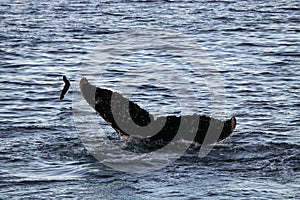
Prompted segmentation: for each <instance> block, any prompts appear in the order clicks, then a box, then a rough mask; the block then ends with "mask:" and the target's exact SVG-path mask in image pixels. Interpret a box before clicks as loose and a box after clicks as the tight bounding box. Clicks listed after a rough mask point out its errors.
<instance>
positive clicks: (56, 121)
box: [0, 0, 300, 199]
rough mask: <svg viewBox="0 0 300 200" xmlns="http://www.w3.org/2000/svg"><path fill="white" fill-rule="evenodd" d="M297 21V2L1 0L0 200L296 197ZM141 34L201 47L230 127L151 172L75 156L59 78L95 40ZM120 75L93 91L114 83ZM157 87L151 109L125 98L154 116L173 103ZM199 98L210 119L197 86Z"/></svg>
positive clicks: (84, 60)
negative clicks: (220, 89) (228, 133)
mask: <svg viewBox="0 0 300 200" xmlns="http://www.w3.org/2000/svg"><path fill="white" fill-rule="evenodd" d="M299 19H300V8H299V2H298V1H296V0H291V1H284V0H275V1H254V0H252V1H234V0H232V1H230V0H228V1H227V0H226V1H201V0H199V1H96V0H89V1H88V0H86V1H79V0H56V1H45V0H20V1H18V0H2V1H1V2H0V27H1V29H0V30H1V31H0V39H1V42H0V58H1V59H0V66H1V68H0V77H1V79H0V88H1V90H0V94H1V99H0V113H1V114H0V143H1V144H0V159H1V165H0V191H1V197H0V198H1V199H51V198H53V199H64V198H78V199H162V198H163V199H204V198H208V199H233V198H236V199H286V198H290V199H298V198H299V197H300V193H299V189H300V167H299V166H300V152H299V147H300V134H299V131H300V128H299V127H300V114H299V113H300V112H299V111H300V92H299V91H300V72H299V69H300V68H299V66H300V50H299V46H300V37H299V31H300V29H299V23H300V20H299ZM151 28H160V29H165V30H167V31H169V30H171V31H173V32H177V33H180V34H184V35H186V36H188V37H189V38H191V39H192V40H193V41H196V43H198V44H199V45H200V46H201V47H203V48H204V49H205V51H206V53H207V54H208V55H209V58H210V60H211V61H212V63H214V65H215V66H216V67H217V69H218V71H219V72H220V74H221V76H222V79H223V82H224V88H225V90H226V107H227V112H226V113H227V117H229V116H231V115H235V116H236V118H237V123H238V126H237V129H236V130H235V131H234V133H233V135H232V137H230V138H229V139H227V140H226V141H224V142H222V143H220V144H217V145H216V146H215V147H214V149H213V150H212V151H211V152H210V153H209V154H208V156H206V157H205V158H199V157H198V149H191V150H190V151H188V152H187V153H186V154H185V155H183V156H182V157H181V158H180V159H179V160H177V161H175V162H174V163H172V164H170V165H169V166H167V167H165V168H163V169H160V170H158V171H154V172H149V173H142V174H127V173H124V172H119V171H116V170H114V169H110V168H109V167H107V166H105V165H103V164H101V163H100V162H98V161H97V160H96V159H95V158H94V157H93V156H92V155H90V153H89V152H88V151H87V150H86V149H85V147H84V145H83V143H82V142H81V140H80V136H79V134H78V132H77V131H76V126H75V123H74V120H73V119H74V118H73V117H74V115H73V111H72V110H73V109H74V108H72V105H73V104H72V100H73V97H72V93H74V92H73V91H74V90H72V91H70V92H69V93H68V94H67V96H66V97H65V99H64V101H59V95H60V89H61V84H62V75H63V74H66V75H67V76H68V77H69V79H70V80H71V84H73V85H74V84H75V83H76V82H78V80H79V78H80V74H81V72H82V70H84V69H85V68H87V67H88V66H90V65H92V64H91V62H90V57H91V55H94V54H95V48H97V46H99V45H101V44H102V42H103V41H104V40H106V41H109V40H110V39H111V38H113V36H116V35H117V34H121V35H123V36H124V35H125V36H126V35H128V33H131V32H132V31H135V30H137V29H138V30H141V29H151ZM173 39H174V43H176V38H173ZM177 40H178V42H180V41H179V39H178V38H177ZM129 46H130V45H129ZM152 53H153V54H154V56H153V55H152V57H154V58H155V57H156V56H161V57H163V58H168V60H173V59H170V58H169V57H168V55H164V54H161V52H152ZM164 56H165V57H164ZM150 57H151V56H150ZM137 58H139V59H137V63H134V64H135V65H137V66H138V65H143V57H139V55H137ZM128 62H129V61H128ZM129 63H130V62H129ZM127 64H128V63H127ZM162 64H163V63H162ZM113 67H114V68H113V70H116V71H114V72H118V73H124V72H128V69H129V68H126V69H124V66H123V65H122V63H121V64H119V65H114V66H113ZM177 67H179V68H180V65H178V66H177ZM139 69H140V68H139ZM176 69H177V68H176ZM184 69H185V68H184V67H183V68H182V70H184ZM126 70H127V71H126ZM179 70H180V69H179ZM138 72H139V71H138V70H137V71H133V70H131V74H130V75H131V76H133V77H134V76H138V75H139V73H138ZM118 73H115V76H111V77H110V78H108V79H105V81H106V82H105V83H103V84H105V85H106V86H114V83H115V81H118V80H119V79H118ZM135 73H136V74H135ZM146 73H147V72H146ZM146 73H145V74H146ZM164 73H165V74H166V75H168V74H170V73H171V72H169V71H164V70H162V71H161V74H164ZM191 79H192V78H191ZM145 84H149V83H148V82H147V83H145ZM195 84H196V85H197V84H198V86H199V87H200V86H201V84H200V82H197V81H195ZM115 89H118V88H115ZM118 90H119V92H122V89H120V88H119V89H118ZM138 92H139V91H137V93H138ZM156 92H157V96H156V98H155V100H156V101H155V102H153V101H154V100H153V98H150V97H149V98H148V97H147V94H146V93H144V92H143V90H140V93H139V95H136V96H135V97H134V98H135V100H136V101H137V102H140V103H141V104H144V105H145V107H147V109H149V110H152V111H153V112H154V113H157V114H159V112H160V111H161V110H160V109H159V108H160V105H165V104H168V103H170V104H172V103H174V104H173V106H174V107H176V101H174V99H172V98H169V99H168V98H167V97H165V96H164V94H163V93H160V91H156ZM207 95H208V96H207ZM199 98H200V99H201V98H202V99H203V101H201V103H202V104H201V105H202V108H203V112H202V113H209V109H207V106H206V104H209V100H208V99H207V98H209V93H208V91H207V88H206V89H205V88H203V91H201V92H199ZM147 102H148V103H149V104H148V103H147ZM160 103H161V104H160ZM164 103H165V104H164ZM165 108H166V110H163V111H165V112H169V111H170V110H168V109H169V108H171V107H168V106H167V107H165ZM199 112H200V113H201V109H200V111H199ZM104 126H105V125H101V126H100V128H104V129H105V128H106V127H104ZM167 156H168V155H166V157H167Z"/></svg>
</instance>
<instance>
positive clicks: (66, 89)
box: [59, 76, 71, 100]
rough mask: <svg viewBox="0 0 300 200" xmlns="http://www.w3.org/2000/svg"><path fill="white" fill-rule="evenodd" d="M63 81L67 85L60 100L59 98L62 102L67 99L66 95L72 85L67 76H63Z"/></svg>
mask: <svg viewBox="0 0 300 200" xmlns="http://www.w3.org/2000/svg"><path fill="white" fill-rule="evenodd" d="M63 81H64V83H65V85H64V87H63V89H62V91H61V93H60V98H59V99H60V100H63V99H64V97H65V95H66V93H67V92H68V90H69V88H70V85H71V84H70V81H69V80H68V79H67V77H66V76H63Z"/></svg>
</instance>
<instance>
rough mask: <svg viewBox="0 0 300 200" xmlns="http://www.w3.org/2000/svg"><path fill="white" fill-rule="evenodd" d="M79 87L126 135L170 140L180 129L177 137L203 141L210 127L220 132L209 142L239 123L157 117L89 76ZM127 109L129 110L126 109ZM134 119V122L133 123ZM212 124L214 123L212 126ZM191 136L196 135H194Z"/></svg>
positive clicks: (231, 129)
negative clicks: (95, 83)
mask: <svg viewBox="0 0 300 200" xmlns="http://www.w3.org/2000/svg"><path fill="white" fill-rule="evenodd" d="M80 90H81V93H82V95H83V97H84V98H85V100H86V101H87V102H88V104H89V105H90V106H92V107H93V108H94V109H95V110H96V111H97V112H98V114H99V115H100V116H101V117H102V118H103V119H104V120H105V121H106V122H107V123H108V124H109V125H110V126H112V128H114V129H115V130H116V131H117V133H118V134H119V135H120V136H121V137H125V138H126V137H129V136H137V137H139V138H143V139H146V140H148V141H160V140H162V141H164V142H170V141H172V140H173V139H174V138H175V137H176V138H177V136H176V135H177V134H178V133H179V132H180V133H181V134H180V136H181V137H180V138H177V139H185V140H189V141H191V140H193V141H195V142H198V143H200V144H202V143H203V141H204V138H205V137H206V136H207V132H208V130H211V131H210V132H211V134H212V131H213V132H215V133H219V134H220V136H219V138H216V139H213V140H211V141H208V143H214V142H216V141H221V140H223V139H225V138H227V137H228V136H230V134H231V133H232V131H233V130H234V129H235V127H236V119H235V117H232V118H231V119H229V120H227V121H221V120H217V119H214V118H211V117H207V116H202V115H186V116H175V115H170V116H163V117H158V118H156V119H154V117H153V116H152V115H151V114H150V113H149V112H147V111H146V110H144V109H143V108H141V107H139V106H138V105H137V104H135V103H134V102H132V101H130V100H129V99H127V98H125V97H123V96H122V95H121V94H119V93H117V92H112V91H110V90H108V89H102V88H97V87H95V86H93V85H91V84H90V83H89V82H88V80H87V79H86V78H82V79H81V81H80ZM126 110H128V111H127V112H126ZM126 113H129V114H126ZM116 121H117V122H118V123H117V122H116ZM132 121H133V122H134V123H132ZM153 124H154V125H153ZM151 125H152V126H151ZM210 125H211V127H209V126H210ZM120 126H121V127H120ZM157 127H158V128H157ZM143 128H144V129H143ZM156 129H157V130H156ZM139 130H140V132H139ZM153 133H154V134H153ZM195 135H196V136H195ZM191 136H195V137H194V138H191Z"/></svg>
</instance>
